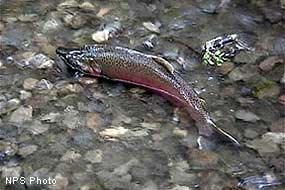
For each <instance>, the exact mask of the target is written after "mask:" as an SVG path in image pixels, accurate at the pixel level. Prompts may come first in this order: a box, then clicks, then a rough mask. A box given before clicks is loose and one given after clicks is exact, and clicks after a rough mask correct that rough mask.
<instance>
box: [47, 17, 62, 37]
mask: <svg viewBox="0 0 285 190" xmlns="http://www.w3.org/2000/svg"><path fill="white" fill-rule="evenodd" d="M60 28H62V22H61V21H60V20H59V19H57V18H52V17H51V18H48V20H47V21H46V22H45V23H43V26H42V32H43V33H50V32H54V31H57V30H59V29H60Z"/></svg>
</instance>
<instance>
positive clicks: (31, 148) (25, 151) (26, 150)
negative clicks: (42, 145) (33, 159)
mask: <svg viewBox="0 0 285 190" xmlns="http://www.w3.org/2000/svg"><path fill="white" fill-rule="evenodd" d="M37 149H38V146H37V145H28V146H24V147H22V148H20V149H19V155H21V156H22V157H24V158H25V157H27V156H29V155H30V154H33V153H34V152H35V151H36V150H37Z"/></svg>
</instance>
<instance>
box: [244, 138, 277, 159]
mask: <svg viewBox="0 0 285 190" xmlns="http://www.w3.org/2000/svg"><path fill="white" fill-rule="evenodd" d="M246 146H248V147H249V148H253V149H255V150H257V151H258V153H259V154H260V155H264V154H272V153H277V152H279V151H280V149H279V147H278V145H277V144H276V143H273V142H272V140H271V139H268V138H264V137H262V138H260V139H254V140H252V141H247V142H246Z"/></svg>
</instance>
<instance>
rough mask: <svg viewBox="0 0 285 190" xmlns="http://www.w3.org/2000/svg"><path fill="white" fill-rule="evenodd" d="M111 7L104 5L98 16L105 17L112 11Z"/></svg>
mask: <svg viewBox="0 0 285 190" xmlns="http://www.w3.org/2000/svg"><path fill="white" fill-rule="evenodd" d="M110 10H111V8H109V7H104V8H101V9H100V10H99V11H98V13H97V14H96V16H97V17H99V18H103V17H104V16H105V15H106V14H108V13H109V12H110Z"/></svg>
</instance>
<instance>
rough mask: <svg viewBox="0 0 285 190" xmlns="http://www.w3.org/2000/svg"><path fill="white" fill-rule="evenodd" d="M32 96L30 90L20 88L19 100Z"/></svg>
mask: <svg viewBox="0 0 285 190" xmlns="http://www.w3.org/2000/svg"><path fill="white" fill-rule="evenodd" d="M31 96H32V93H31V92H28V91H25V90H20V100H26V99H28V98H30V97H31Z"/></svg>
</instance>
